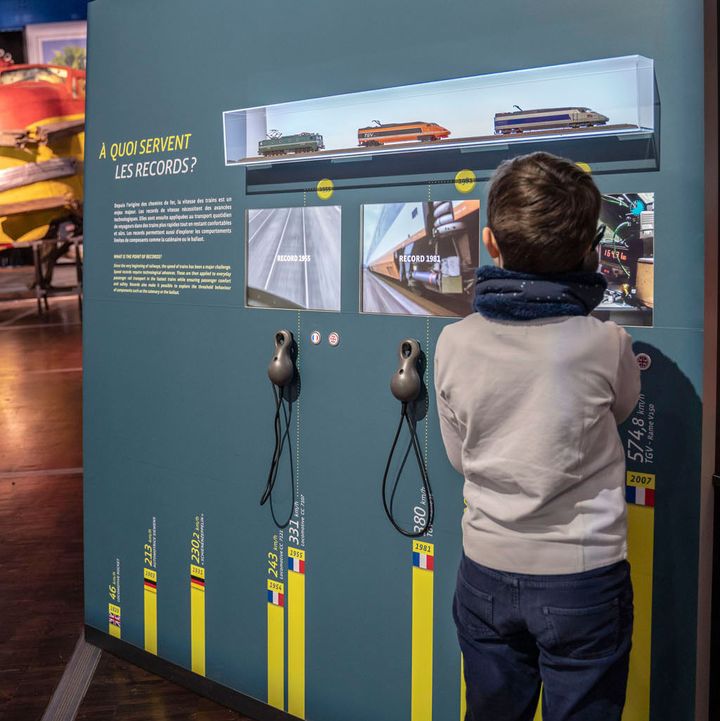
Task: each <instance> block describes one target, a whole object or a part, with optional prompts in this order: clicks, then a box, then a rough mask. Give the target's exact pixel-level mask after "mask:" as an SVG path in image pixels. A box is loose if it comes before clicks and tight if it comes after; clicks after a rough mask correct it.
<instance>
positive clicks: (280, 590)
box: [267, 581, 285, 710]
mask: <svg viewBox="0 0 720 721" xmlns="http://www.w3.org/2000/svg"><path fill="white" fill-rule="evenodd" d="M267 590H268V591H269V592H274V593H276V594H278V603H274V602H273V601H271V600H270V599H269V598H268V602H267V673H268V677H267V680H268V701H267V702H268V704H269V705H270V706H274V707H275V708H277V709H280V710H284V709H285V605H284V604H285V584H284V583H281V582H280V581H268V583H267Z"/></svg>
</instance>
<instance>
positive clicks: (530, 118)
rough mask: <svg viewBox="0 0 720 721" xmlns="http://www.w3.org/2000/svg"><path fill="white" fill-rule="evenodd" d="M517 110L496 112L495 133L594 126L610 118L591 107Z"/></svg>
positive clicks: (504, 133) (602, 123)
mask: <svg viewBox="0 0 720 721" xmlns="http://www.w3.org/2000/svg"><path fill="white" fill-rule="evenodd" d="M515 107H516V108H517V110H515V111H513V112H510V113H496V114H495V133H496V134H497V135H510V134H512V133H525V132H528V131H533V130H554V129H562V128H592V127H594V126H597V125H606V124H607V122H608V120H609V118H608V117H607V116H606V115H601V114H600V113H596V112H595V111H594V110H590V108H583V107H569V108H539V109H535V110H523V109H522V108H520V107H519V106H517V105H516V106H515Z"/></svg>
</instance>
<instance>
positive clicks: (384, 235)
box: [361, 200, 480, 317]
mask: <svg viewBox="0 0 720 721" xmlns="http://www.w3.org/2000/svg"><path fill="white" fill-rule="evenodd" d="M362 221H363V229H362V236H363V238H362V283H361V292H362V298H361V310H362V312H363V313H385V314H390V315H432V316H445V317H453V316H466V315H468V314H469V313H471V312H472V297H473V292H474V286H475V269H476V268H477V266H478V264H479V254H480V228H479V224H480V201H479V200H452V201H451V200H441V201H430V202H422V203H385V204H378V205H364V206H363V209H362Z"/></svg>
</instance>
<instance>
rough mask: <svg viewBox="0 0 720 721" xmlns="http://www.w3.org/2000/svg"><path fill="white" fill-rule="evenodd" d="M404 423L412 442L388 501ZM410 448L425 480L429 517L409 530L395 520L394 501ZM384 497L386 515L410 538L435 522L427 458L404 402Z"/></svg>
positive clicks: (386, 469) (391, 448) (423, 532)
mask: <svg viewBox="0 0 720 721" xmlns="http://www.w3.org/2000/svg"><path fill="white" fill-rule="evenodd" d="M403 423H406V424H407V427H408V430H409V431H410V442H409V443H408V447H407V450H406V451H405V455H404V456H403V460H402V463H401V464H400V468H399V469H398V472H397V474H396V475H395V482H394V483H393V488H392V493H391V494H390V502H389V503H388V498H387V482H388V476H389V475H390V466H391V465H392V459H393V456H394V455H395V450H396V449H397V444H398V441H399V440H400V433H401V432H402V428H403ZM410 450H414V451H415V460H416V461H417V464H418V468H419V469H420V475H421V477H422V482H423V489H424V490H425V497H426V498H427V509H428V512H427V517H426V518H425V523H424V524H423V526H422V527H421V528H420V529H419V530H417V531H408V530H406V529H404V528H403V527H402V526H401V525H400V524H399V523H398V522H397V521H396V520H395V514H394V512H393V502H394V500H395V492H396V491H397V488H398V484H399V483H400V476H401V475H402V472H403V470H404V468H405V463H406V462H407V459H408V456H409V455H410ZM382 499H383V508H384V509H385V515H386V516H387V517H388V520H389V521H390V523H392V525H393V527H394V528H395V530H396V531H398V533H402V535H403V536H407V537H408V538H419V537H420V536H424V535H425V534H426V533H427V532H428V530H429V529H430V527H431V526H432V524H433V520H434V518H435V499H434V498H433V493H432V488H431V487H430V478H429V476H428V472H427V466H426V465H425V459H424V458H423V455H422V450H421V448H420V441H419V440H418V437H417V430H416V427H415V422H414V420H413V419H412V418H411V417H410V412H409V411H408V404H407V403H403V404H402V410H401V412H400V422H399V423H398V427H397V430H396V431H395V437H394V438H393V442H392V446H391V447H390V453H389V455H388V459H387V463H386V464H385V473H384V474H383V481H382Z"/></svg>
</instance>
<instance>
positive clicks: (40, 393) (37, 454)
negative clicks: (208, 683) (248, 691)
mask: <svg viewBox="0 0 720 721" xmlns="http://www.w3.org/2000/svg"><path fill="white" fill-rule="evenodd" d="M81 342H82V326H81V324H80V318H79V313H78V308H77V302H76V301H74V300H73V299H71V298H68V299H53V300H51V301H50V314H49V315H47V316H45V317H42V318H40V317H38V315H37V311H36V306H35V304H34V303H33V302H25V301H23V302H17V303H4V304H3V303H0V548H2V551H1V552H0V721H39V719H40V718H41V716H42V714H43V711H44V710H45V707H46V705H47V703H48V701H49V699H50V697H51V695H52V693H53V691H54V689H55V686H56V684H57V683H58V681H59V680H60V676H61V675H62V672H63V669H64V667H65V664H66V663H67V661H68V658H69V657H70V655H71V654H72V652H73V649H74V646H75V643H76V641H77V639H78V636H79V635H80V633H81V630H82V625H83V615H82V574H83V568H82V469H81V467H82V417H81V414H82V368H81V366H82V356H81ZM77 718H78V719H82V721H114V720H118V721H121V720H122V721H125V720H127V721H183V720H185V719H188V720H189V719H192V720H193V721H231V720H234V721H248V720H247V719H245V717H242V716H240V715H239V714H237V713H234V712H232V711H229V710H228V709H225V708H223V707H221V706H218V705H217V704H215V703H213V702H211V701H208V700H207V699H203V698H201V697H199V696H197V695H195V694H193V693H191V692H189V691H187V690H185V689H183V688H180V687H178V686H176V685H174V684H171V683H169V682H167V681H165V680H163V679H160V678H158V677H157V676H153V675H151V674H148V673H146V672H144V671H142V670H140V669H138V668H136V667H134V666H132V665H131V664H128V663H126V662H124V661H120V660H119V659H116V658H114V657H112V656H110V655H108V654H106V653H104V654H103V655H102V658H101V660H100V663H99V665H98V669H97V671H96V674H95V677H94V679H93V682H92V684H91V686H90V689H89V690H88V693H87V695H86V697H85V700H84V702H83V704H82V705H81V707H80V711H79V713H78V716H77Z"/></svg>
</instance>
